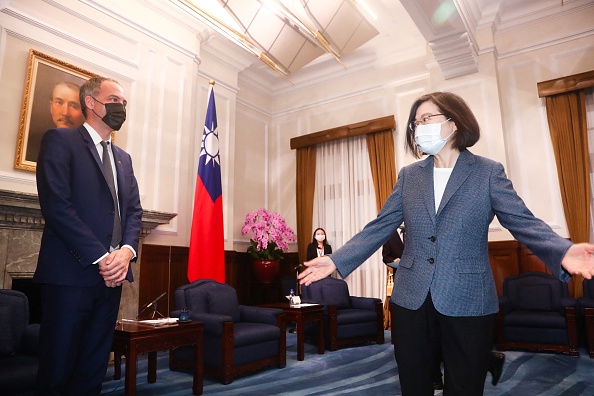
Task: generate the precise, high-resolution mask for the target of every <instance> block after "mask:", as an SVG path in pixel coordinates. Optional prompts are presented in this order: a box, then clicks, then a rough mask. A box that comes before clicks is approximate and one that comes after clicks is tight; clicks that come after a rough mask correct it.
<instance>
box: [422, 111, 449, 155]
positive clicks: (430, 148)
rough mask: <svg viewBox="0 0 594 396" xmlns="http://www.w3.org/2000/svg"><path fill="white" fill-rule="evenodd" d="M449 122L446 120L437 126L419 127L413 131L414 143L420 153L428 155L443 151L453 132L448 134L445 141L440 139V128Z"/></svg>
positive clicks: (426, 125)
mask: <svg viewBox="0 0 594 396" xmlns="http://www.w3.org/2000/svg"><path fill="white" fill-rule="evenodd" d="M449 120H451V118H448V119H447V120H445V121H444V122H441V123H439V124H425V125H419V126H418V127H417V128H416V129H415V143H416V144H417V146H419V149H421V151H422V152H424V153H426V154H429V155H436V154H438V153H439V152H440V151H441V149H443V148H444V147H445V145H446V143H447V141H448V139H449V138H450V136H452V135H453V134H454V132H452V133H450V134H449V135H448V136H447V137H446V138H445V139H442V138H441V126H442V125H443V124H445V123H446V122H448V121H449Z"/></svg>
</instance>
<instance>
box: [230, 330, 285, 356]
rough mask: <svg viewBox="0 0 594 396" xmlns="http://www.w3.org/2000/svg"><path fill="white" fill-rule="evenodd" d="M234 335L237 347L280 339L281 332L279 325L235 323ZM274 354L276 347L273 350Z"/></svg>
mask: <svg viewBox="0 0 594 396" xmlns="http://www.w3.org/2000/svg"><path fill="white" fill-rule="evenodd" d="M233 335H234V337H235V342H234V346H235V348H237V347H241V346H244V345H252V344H259V343H262V342H268V341H270V340H278V339H279V337H280V332H279V331H278V327H276V326H270V325H267V324H261V323H247V322H245V323H244V322H239V323H235V326H234V331H233ZM272 352H273V354H274V352H275V349H273V350H272Z"/></svg>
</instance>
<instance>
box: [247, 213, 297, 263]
mask: <svg viewBox="0 0 594 396" xmlns="http://www.w3.org/2000/svg"><path fill="white" fill-rule="evenodd" d="M249 232H251V233H252V237H251V239H250V242H251V246H250V247H248V249H247V251H248V253H250V254H251V255H252V257H253V258H255V259H257V260H279V259H281V258H282V257H283V255H282V253H283V252H288V251H289V242H294V241H295V232H293V229H292V228H291V227H289V226H288V225H287V223H286V222H285V219H283V217H282V216H281V215H279V214H276V213H271V212H268V211H267V210H266V209H258V210H255V211H253V212H250V213H248V214H247V216H245V224H244V225H243V227H242V228H241V233H242V234H244V235H245V234H247V233H249Z"/></svg>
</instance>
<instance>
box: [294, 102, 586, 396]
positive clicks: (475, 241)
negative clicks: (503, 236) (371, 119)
mask: <svg viewBox="0 0 594 396" xmlns="http://www.w3.org/2000/svg"><path fill="white" fill-rule="evenodd" d="M479 136H480V133H479V125H478V122H477V120H476V118H475V117H474V114H473V113H472V111H471V110H470V108H469V106H468V105H467V104H466V102H465V101H464V100H463V99H462V98H460V97H459V96H458V95H455V94H453V93H449V92H435V93H431V94H427V95H424V96H422V97H420V98H419V99H417V100H416V101H415V102H414V103H413V105H412V108H411V111H410V114H409V118H408V128H407V131H406V146H407V149H408V150H409V151H411V152H412V153H413V155H414V156H415V157H417V158H421V157H422V155H423V154H429V156H428V157H427V158H425V159H422V160H420V161H418V162H416V163H413V164H411V165H408V166H406V167H404V168H402V169H401V170H400V173H399V174H398V181H397V182H396V186H395V187H394V190H393V191H392V194H391V195H390V196H389V197H388V199H387V201H386V202H385V204H384V206H383V208H382V209H381V211H380V213H379V214H378V216H377V218H375V219H374V220H372V221H371V222H370V223H369V224H367V225H366V226H365V228H363V230H362V231H361V232H359V233H358V234H357V235H355V236H354V237H353V238H352V239H351V240H350V241H348V242H347V243H346V244H345V245H344V246H342V247H341V248H340V249H338V250H337V251H335V252H334V253H333V254H332V255H330V256H323V257H318V258H315V259H313V260H312V261H308V262H306V263H305V266H306V269H305V270H303V271H302V272H301V273H300V274H299V278H300V279H301V280H300V282H301V283H302V284H306V285H309V284H311V283H312V282H315V281H317V280H319V279H322V278H324V277H326V276H328V275H329V274H331V273H332V272H333V271H334V270H338V273H339V274H340V276H341V277H343V278H345V277H346V276H347V275H349V274H350V273H351V272H352V271H353V270H355V269H356V268H357V267H358V266H359V265H361V263H363V262H364V261H365V260H366V259H367V258H368V257H369V256H371V254H373V253H374V252H375V251H377V250H378V249H379V248H380V247H381V246H382V244H384V243H385V242H386V241H387V240H388V238H389V237H390V236H391V235H392V234H393V233H394V231H396V229H397V228H398V226H399V225H400V224H402V223H403V222H404V224H406V243H405V245H404V251H403V253H402V257H401V259H400V263H399V267H398V271H396V274H395V275H394V287H393V291H392V297H391V300H392V302H394V304H396V307H395V310H394V316H393V317H392V326H395V328H396V329H398V330H397V331H398V337H396V339H395V340H392V341H393V342H394V355H395V357H396V362H397V364H398V375H399V378H400V386H401V391H402V395H404V396H424V395H427V396H429V395H433V380H432V371H433V370H432V369H433V367H434V366H435V364H434V363H435V359H436V353H434V351H432V348H433V347H434V346H435V345H438V346H439V348H440V352H441V355H442V358H443V363H444V373H445V381H444V394H447V395H459V396H479V395H482V394H483V388H484V384H485V379H486V375H487V371H492V372H493V373H494V375H493V377H494V378H493V379H494V380H495V379H498V378H499V375H500V374H501V365H502V364H503V361H502V359H500V361H498V362H496V363H497V364H496V365H495V366H496V367H493V363H492V359H493V356H492V354H491V348H492V345H493V325H494V320H495V314H496V313H497V311H498V309H499V307H498V297H497V290H496V288H495V281H494V278H493V274H492V271H491V264H490V262H489V253H488V240H489V238H488V232H489V224H491V221H492V220H493V218H494V216H497V219H498V220H499V223H500V224H501V226H503V227H505V228H507V229H508V230H509V231H510V232H511V233H512V235H513V236H514V237H515V238H516V239H517V240H518V241H519V242H520V243H522V244H524V245H526V246H527V247H528V248H529V249H530V250H531V251H532V252H533V253H534V254H536V255H537V256H538V257H539V258H540V259H541V260H542V261H543V262H544V263H545V264H546V265H547V267H548V269H549V270H550V271H551V273H552V274H554V275H555V276H557V277H558V278H559V279H561V280H563V281H567V280H569V279H570V277H571V275H582V276H584V277H585V278H587V279H591V278H592V275H593V274H594V256H593V254H594V245H592V244H588V243H580V244H572V243H571V242H570V241H568V240H567V239H565V238H562V237H560V236H559V235H558V234H557V233H555V232H554V231H553V230H552V229H551V227H549V226H548V225H547V224H546V223H545V222H543V221H542V220H540V219H538V218H536V217H534V215H533V214H532V212H530V210H529V209H528V208H527V207H526V205H525V204H524V202H523V201H522V199H521V198H520V197H519V196H518V195H517V193H516V192H515V190H514V189H513V186H512V183H511V181H510V180H509V179H508V178H507V176H506V174H505V171H504V169H503V166H502V165H501V164H500V163H498V162H496V161H492V160H490V159H487V158H484V157H481V156H478V155H475V154H473V153H471V152H470V151H469V150H468V149H467V148H468V147H471V146H473V145H474V144H475V143H476V142H477V141H478V139H479ZM493 368H495V369H496V370H494V371H493V370H492V369H493ZM494 382H496V381H494Z"/></svg>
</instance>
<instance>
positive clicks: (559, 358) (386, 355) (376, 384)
mask: <svg viewBox="0 0 594 396" xmlns="http://www.w3.org/2000/svg"><path fill="white" fill-rule="evenodd" d="M505 355H506V360H505V366H504V372H503V375H502V377H501V380H500V382H499V384H498V385H497V386H496V387H495V386H493V385H491V376H490V375H487V382H486V384H485V395H487V396H494V395H498V396H499V395H506V396H516V395H522V396H536V395H547V396H549V395H550V396H553V395H554V396H578V395H579V396H582V395H583V396H586V395H587V396H592V395H594V359H590V358H589V356H588V354H587V352H586V351H585V350H581V351H580V357H579V358H572V357H568V356H563V355H556V354H548V353H528V352H509V351H508V352H505ZM123 370H124V365H123V364H122V374H123ZM138 373H139V374H138V375H137V379H136V383H137V394H138V395H143V396H144V395H159V396H174V395H191V394H192V390H191V389H192V376H191V375H190V374H188V373H180V372H173V371H170V370H169V369H168V354H167V353H166V352H159V353H158V359H157V382H156V383H154V384H148V383H147V381H146V373H147V358H146V356H140V357H139V358H138ZM397 373H398V369H397V367H396V362H395V360H394V353H393V347H392V345H391V344H390V332H388V331H387V332H386V342H385V343H384V344H383V345H376V344H371V345H367V346H363V347H355V348H346V349H340V350H338V351H335V352H329V351H326V353H325V354H324V355H318V354H317V353H316V347H315V346H314V345H309V344H305V360H304V361H301V362H299V361H297V347H296V337H295V334H290V333H289V334H287V367H285V368H283V369H277V368H276V367H271V368H269V369H266V370H263V371H260V372H258V373H256V374H253V375H250V376H247V377H240V378H237V379H235V380H234V381H233V382H232V383H231V384H229V385H221V384H219V383H218V382H216V381H214V380H213V379H211V378H209V377H205V378H204V394H205V395H225V396H227V395H230V396H231V395H259V396H260V395H287V396H291V395H299V396H301V395H362V394H364V395H365V396H375V395H378V396H380V395H381V396H385V395H400V387H399V385H398V377H397ZM102 393H103V394H104V395H118V396H119V395H123V394H124V380H123V379H121V380H119V381H115V380H113V367H110V368H109V369H108V371H107V375H106V377H105V381H104V382H103V392H102ZM440 394H441V392H436V395H440Z"/></svg>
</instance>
